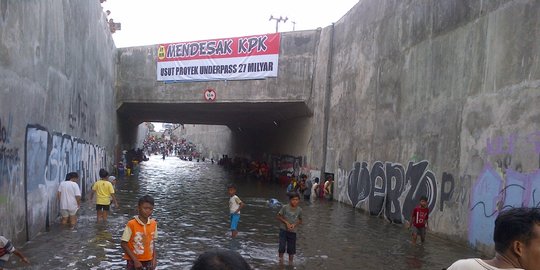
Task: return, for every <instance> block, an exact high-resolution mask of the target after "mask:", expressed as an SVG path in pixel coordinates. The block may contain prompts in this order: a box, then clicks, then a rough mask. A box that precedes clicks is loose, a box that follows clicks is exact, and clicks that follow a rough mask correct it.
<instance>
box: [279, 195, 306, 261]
mask: <svg viewBox="0 0 540 270" xmlns="http://www.w3.org/2000/svg"><path fill="white" fill-rule="evenodd" d="M299 202H300V195H299V194H298V193H296V192H293V193H289V204H286V205H284V206H283V207H282V208H281V210H279V212H278V214H277V219H278V220H279V221H280V224H279V249H278V252H279V262H280V263H283V254H284V253H285V250H287V254H289V264H292V263H293V259H294V254H296V227H297V226H298V225H300V224H302V208H300V207H299V206H298V203H299Z"/></svg>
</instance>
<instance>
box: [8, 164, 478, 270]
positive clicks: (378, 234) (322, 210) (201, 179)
mask: <svg viewBox="0 0 540 270" xmlns="http://www.w3.org/2000/svg"><path fill="white" fill-rule="evenodd" d="M228 183H235V184H236V185H237V186H238V193H237V194H238V195H239V197H240V198H241V199H242V200H243V201H244V202H245V203H246V204H247V206H246V207H245V208H244V209H243V210H242V214H241V219H240V223H239V235H238V237H237V238H235V239H231V238H230V232H229V230H228V226H229V217H228V194H227V189H226V186H227V184H228ZM145 194H149V195H151V196H153V197H154V198H155V200H156V205H155V208H154V214H153V216H154V218H156V220H157V221H158V231H159V239H158V242H157V244H156V248H157V250H158V252H159V253H158V269H189V268H190V266H191V264H192V263H193V261H194V260H195V259H196V257H197V256H198V254H200V253H202V252H204V251H205V250H208V249H210V248H216V247H219V248H228V249H233V250H236V251H237V252H239V253H240V254H241V255H242V256H243V257H244V258H245V259H246V260H247V261H248V263H249V264H250V265H251V266H252V267H253V268H254V269H318V270H320V269H392V270H400V269H442V268H444V267H447V266H449V265H450V264H451V263H452V262H453V261H455V260H457V259H460V258H467V257H478V256H479V254H478V253H476V252H475V251H474V250H472V249H469V248H467V247H464V246H460V245H457V244H455V243H452V242H448V241H447V240H443V239H441V238H438V237H436V236H434V235H433V234H430V233H429V232H428V238H427V241H426V243H425V244H424V245H416V246H413V245H412V244H411V242H410V233H409V231H408V230H407V229H405V228H404V227H403V226H400V225H396V224H389V223H387V222H385V221H384V220H383V219H380V218H376V217H370V216H368V215H366V214H364V213H363V212H361V211H359V210H357V209H353V208H352V207H351V206H349V205H345V204H342V203H338V202H332V201H325V200H322V201H314V202H312V203H310V202H305V201H302V202H301V204H300V206H301V207H302V209H303V211H304V212H303V216H304V224H303V225H301V226H300V228H299V230H298V239H297V254H296V256H295V261H294V264H293V265H292V266H289V265H287V256H285V264H284V265H280V264H279V263H278V259H277V248H278V221H277V220H276V218H275V217H276V213H277V211H278V210H279V209H277V208H270V207H269V206H268V205H267V201H268V200H269V199H270V198H277V199H278V200H280V201H282V202H285V203H286V201H287V200H286V197H285V187H281V186H279V185H278V184H274V183H263V182H259V181H257V180H250V179H245V178H241V177H235V176H233V175H232V174H230V173H229V172H227V171H225V170H224V169H223V168H222V167H221V166H219V165H217V164H211V163H209V162H195V161H183V160H180V159H179V158H176V157H167V159H165V160H162V159H161V156H152V157H151V158H150V160H149V161H147V162H143V163H142V164H141V170H140V174H139V176H138V177H135V176H131V177H126V178H123V179H120V180H119V182H118V184H117V198H118V201H119V204H120V206H119V207H118V208H113V210H112V212H111V214H110V216H109V220H108V222H107V223H106V224H96V217H95V210H94V204H93V202H89V201H86V202H84V203H83V206H82V207H81V211H80V217H79V223H78V225H77V227H76V228H75V229H69V228H66V227H63V226H61V225H60V224H54V225H53V226H52V228H51V229H50V231H49V232H46V233H43V234H41V235H39V236H38V237H37V238H36V239H34V240H32V241H30V242H28V243H27V244H26V245H25V246H23V247H21V248H20V250H21V251H22V252H23V253H24V254H25V255H27V257H28V258H29V259H30V261H31V262H32V265H30V266H24V265H22V264H21V263H20V262H18V260H17V259H16V256H12V258H11V260H10V262H9V264H8V265H6V266H7V267H8V268H9V269H13V268H15V269H124V267H125V261H124V260H123V259H122V248H121V247H120V237H121V234H122V231H123V229H124V226H125V224H126V222H127V221H128V220H129V219H130V218H131V217H132V216H133V215H135V214H136V206H137V200H138V198H139V197H141V196H142V195H145Z"/></svg>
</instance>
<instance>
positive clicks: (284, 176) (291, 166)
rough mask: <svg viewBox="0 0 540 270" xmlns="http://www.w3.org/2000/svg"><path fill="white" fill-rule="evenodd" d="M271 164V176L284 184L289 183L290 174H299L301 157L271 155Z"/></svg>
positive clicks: (296, 175)
mask: <svg viewBox="0 0 540 270" xmlns="http://www.w3.org/2000/svg"><path fill="white" fill-rule="evenodd" d="M271 164H272V166H271V167H272V178H273V179H277V181H278V182H279V183H282V184H286V183H289V177H290V176H295V177H298V176H299V173H300V170H301V167H300V166H301V164H302V157H294V156H289V155H272V156H271Z"/></svg>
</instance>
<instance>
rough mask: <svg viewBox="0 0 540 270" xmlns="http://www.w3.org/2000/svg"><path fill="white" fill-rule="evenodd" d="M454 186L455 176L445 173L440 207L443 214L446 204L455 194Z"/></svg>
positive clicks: (442, 181)
mask: <svg viewBox="0 0 540 270" xmlns="http://www.w3.org/2000/svg"><path fill="white" fill-rule="evenodd" d="M454 185H455V183H454V176H452V175H451V174H449V173H446V172H443V174H442V180H441V206H440V207H439V210H440V211H441V212H442V211H443V208H444V202H445V201H449V200H450V198H452V194H453V193H454ZM447 187H448V188H447Z"/></svg>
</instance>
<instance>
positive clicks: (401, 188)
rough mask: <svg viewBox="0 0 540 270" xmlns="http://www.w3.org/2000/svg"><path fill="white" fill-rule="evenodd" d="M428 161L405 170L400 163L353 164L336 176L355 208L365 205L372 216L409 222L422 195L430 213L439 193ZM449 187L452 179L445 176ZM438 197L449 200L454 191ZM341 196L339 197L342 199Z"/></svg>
mask: <svg viewBox="0 0 540 270" xmlns="http://www.w3.org/2000/svg"><path fill="white" fill-rule="evenodd" d="M428 166H429V162H428V161H425V160H424V161H420V162H409V164H408V165H407V168H406V169H405V167H404V166H403V165H402V164H399V163H392V162H386V163H383V162H380V161H377V162H375V163H373V165H372V166H371V168H369V167H368V163H367V162H362V163H360V162H355V163H354V165H353V169H352V170H351V171H350V172H349V173H348V174H347V175H346V178H345V179H344V176H345V175H344V174H343V173H341V174H338V177H339V178H341V179H338V181H339V182H340V183H338V187H339V190H340V192H344V191H343V190H346V195H347V199H348V200H349V201H350V202H351V204H352V205H353V206H354V207H360V206H361V204H364V205H365V207H366V208H367V210H368V211H369V213H370V214H371V215H384V217H386V218H387V219H388V220H390V221H391V222H395V223H403V222H404V221H405V220H409V219H410V214H411V213H412V210H413V209H414V207H416V206H417V205H418V201H419V199H420V197H421V196H427V198H428V207H429V209H430V211H433V209H434V208H435V206H436V205H435V203H436V202H437V196H438V192H439V190H438V189H437V181H436V178H435V174H434V173H433V172H432V171H431V170H429V169H428ZM445 180H446V182H447V183H449V184H450V185H451V186H452V187H453V185H454V183H453V178H449V177H446V178H445ZM440 192H441V198H444V199H445V200H449V199H450V198H451V195H452V192H453V188H451V189H449V190H446V191H444V190H441V191H440ZM342 195H343V194H340V197H342Z"/></svg>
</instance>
